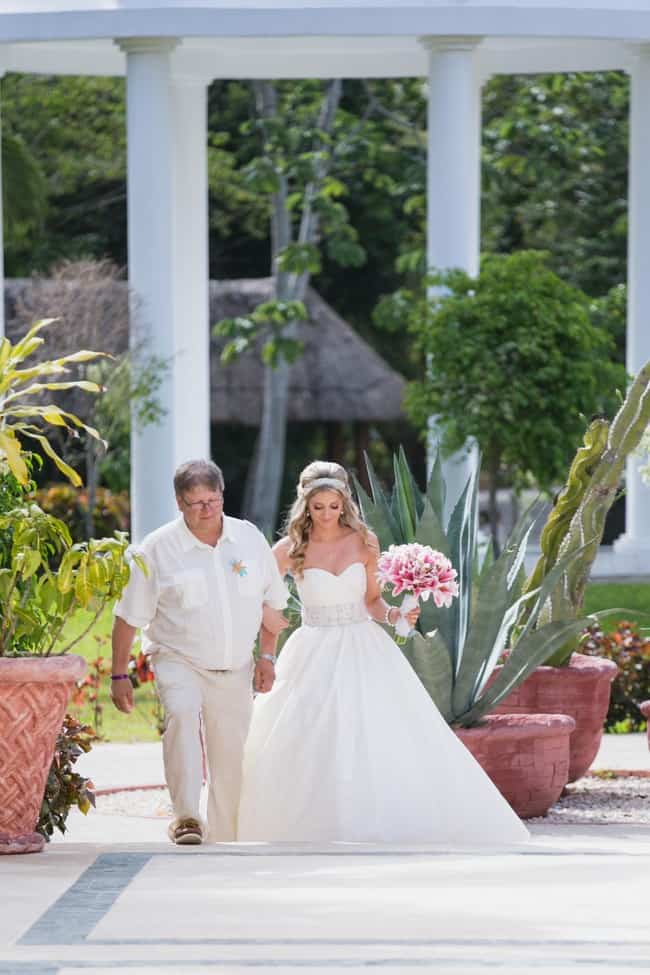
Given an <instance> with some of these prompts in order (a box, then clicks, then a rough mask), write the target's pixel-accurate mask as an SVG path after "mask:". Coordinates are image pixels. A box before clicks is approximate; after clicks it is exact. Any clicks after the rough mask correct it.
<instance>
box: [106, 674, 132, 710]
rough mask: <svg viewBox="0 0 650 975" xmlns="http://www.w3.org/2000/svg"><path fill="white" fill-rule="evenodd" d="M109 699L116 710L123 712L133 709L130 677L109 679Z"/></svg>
mask: <svg viewBox="0 0 650 975" xmlns="http://www.w3.org/2000/svg"><path fill="white" fill-rule="evenodd" d="M111 700H112V702H113V704H114V705H115V707H116V708H117V710H118V711H123V712H124V714H129V713H130V712H131V711H132V710H133V684H132V683H131V680H130V679H129V680H112V681H111Z"/></svg>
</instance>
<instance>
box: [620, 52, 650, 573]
mask: <svg viewBox="0 0 650 975" xmlns="http://www.w3.org/2000/svg"><path fill="white" fill-rule="evenodd" d="M631 81H632V84H631V101H630V162H629V171H630V175H629V187H628V215H629V216H628V227H629V229H628V272H627V274H628V303H627V370H628V372H629V373H631V374H632V375H636V373H637V372H638V371H639V369H640V368H641V367H642V366H643V365H645V363H646V362H648V361H650V179H648V161H649V160H650V45H643V46H640V47H639V48H637V50H636V52H635V57H634V63H633V66H632V70H631ZM639 465H640V461H639V459H638V458H636V457H631V458H629V460H628V464H627V472H626V497H625V529H626V530H625V534H624V535H622V536H621V537H620V538H618V539H617V540H616V542H615V543H614V550H615V553H616V557H617V561H619V562H620V563H622V562H623V561H625V571H629V572H631V573H634V572H642V573H645V574H647V573H648V571H649V566H650V487H648V486H647V485H645V484H644V483H643V482H642V480H641V477H640V476H639V472H638V468H639ZM621 571H623V565H621Z"/></svg>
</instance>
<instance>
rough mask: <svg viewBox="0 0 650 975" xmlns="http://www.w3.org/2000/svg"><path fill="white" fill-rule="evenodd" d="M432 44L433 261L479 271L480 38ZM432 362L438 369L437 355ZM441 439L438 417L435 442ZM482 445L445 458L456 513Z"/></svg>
mask: <svg viewBox="0 0 650 975" xmlns="http://www.w3.org/2000/svg"><path fill="white" fill-rule="evenodd" d="M422 43H423V44H424V46H425V47H427V49H428V50H429V102H428V127H427V133H428V156H427V266H428V267H429V268H430V269H436V270H444V269H450V268H462V269H463V270H465V271H467V272H468V273H469V274H472V275H475V274H477V273H478V268H479V256H480V207H481V84H480V78H479V73H478V66H477V58H476V48H477V46H478V44H479V43H480V41H479V40H477V39H476V38H469V37H455V38H451V37H450V38H444V39H439V38H424V39H423V40H422ZM431 367H432V368H434V369H435V361H434V362H432V364H431ZM436 442H437V434H436V426H435V421H433V422H432V425H431V438H430V446H431V448H433V447H434V446H435V443H436ZM476 462H477V450H476V447H475V446H474V445H468V449H467V450H463V451H459V452H458V453H457V454H455V455H453V456H452V457H450V458H448V459H447V460H446V461H444V463H443V469H444V473H445V480H446V482H447V502H446V506H445V507H446V514H447V516H448V515H449V514H450V513H451V510H452V509H453V506H454V504H455V502H456V500H457V499H458V497H459V496H460V493H461V491H462V488H463V487H464V485H465V483H466V481H467V478H468V476H469V474H470V473H471V471H472V469H473V468H474V466H475V465H476Z"/></svg>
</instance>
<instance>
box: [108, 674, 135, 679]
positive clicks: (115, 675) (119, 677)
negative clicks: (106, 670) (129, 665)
mask: <svg viewBox="0 0 650 975" xmlns="http://www.w3.org/2000/svg"><path fill="white" fill-rule="evenodd" d="M130 679H131V678H130V677H129V675H128V674H113V675H112V676H111V680H130Z"/></svg>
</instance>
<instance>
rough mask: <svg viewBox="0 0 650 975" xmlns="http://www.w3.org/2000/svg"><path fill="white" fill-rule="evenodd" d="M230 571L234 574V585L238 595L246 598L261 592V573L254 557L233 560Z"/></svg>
mask: <svg viewBox="0 0 650 975" xmlns="http://www.w3.org/2000/svg"><path fill="white" fill-rule="evenodd" d="M232 571H233V572H234V573H235V576H236V580H235V587H236V589H237V592H238V593H239V595H240V596H243V597H245V598H247V597H253V596H259V595H260V594H261V592H262V575H261V572H260V566H259V563H258V562H257V561H256V560H255V559H246V561H245V562H244V561H240V562H238V561H235V562H233V563H232Z"/></svg>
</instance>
